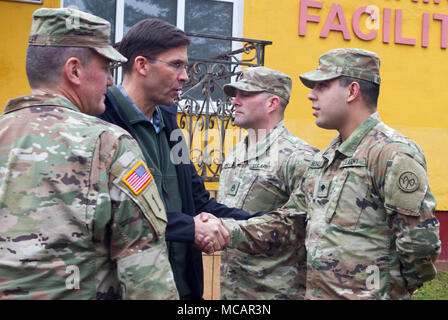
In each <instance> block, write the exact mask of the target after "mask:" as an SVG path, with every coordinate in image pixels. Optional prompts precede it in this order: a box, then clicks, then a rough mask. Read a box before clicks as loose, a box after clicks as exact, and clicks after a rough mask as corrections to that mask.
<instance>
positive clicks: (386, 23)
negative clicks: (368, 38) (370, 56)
mask: <svg viewBox="0 0 448 320" xmlns="http://www.w3.org/2000/svg"><path fill="white" fill-rule="evenodd" d="M391 12H392V9H389V8H384V10H383V42H384V43H389V42H390V23H391Z"/></svg>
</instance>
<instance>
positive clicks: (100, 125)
mask: <svg viewBox="0 0 448 320" xmlns="http://www.w3.org/2000/svg"><path fill="white" fill-rule="evenodd" d="M74 116H75V117H77V118H78V119H80V120H82V121H84V122H85V123H86V124H88V125H87V126H84V127H83V129H84V130H86V132H88V131H93V132H96V133H98V134H101V133H103V132H107V133H109V134H111V135H112V136H115V137H116V138H119V137H121V136H123V135H126V136H130V134H129V132H127V131H126V130H124V129H123V128H121V127H119V126H117V125H115V124H112V123H109V122H107V121H104V120H102V119H100V118H98V117H95V116H91V115H87V114H84V113H80V112H76V113H75V114H74ZM75 122H76V121H75ZM81 130H82V129H81Z"/></svg>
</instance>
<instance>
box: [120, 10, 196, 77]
mask: <svg viewBox="0 0 448 320" xmlns="http://www.w3.org/2000/svg"><path fill="white" fill-rule="evenodd" d="M189 45H190V39H188V37H187V35H186V34H185V32H183V31H182V30H181V29H179V28H177V27H176V26H174V25H172V24H170V23H168V22H166V21H163V20H160V19H144V20H142V21H140V22H138V23H137V24H135V25H134V26H133V27H132V28H131V29H130V30H129V31H128V32H127V33H126V35H125V36H124V37H123V39H122V40H121V42H120V44H119V45H118V51H119V52H120V53H121V54H122V55H124V56H125V57H126V58H128V61H127V62H125V63H123V72H124V73H129V72H130V71H131V70H132V66H133V65H134V60H135V58H136V57H137V56H146V57H150V58H153V59H157V58H158V56H159V54H161V53H162V52H164V51H166V50H168V49H172V48H178V47H182V46H189Z"/></svg>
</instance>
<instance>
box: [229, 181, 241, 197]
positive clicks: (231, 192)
mask: <svg viewBox="0 0 448 320" xmlns="http://www.w3.org/2000/svg"><path fill="white" fill-rule="evenodd" d="M239 186H240V183H239V182H234V183H232V185H231V186H230V189H229V192H228V194H229V195H231V196H234V195H236V193H237V191H238V188H239Z"/></svg>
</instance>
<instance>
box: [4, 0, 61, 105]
mask: <svg viewBox="0 0 448 320" xmlns="http://www.w3.org/2000/svg"><path fill="white" fill-rule="evenodd" d="M40 7H47V8H58V7H60V0H44V1H43V4H42V5H40V4H32V3H25V2H15V1H0V30H1V32H0V43H1V45H0V112H1V111H2V110H3V108H4V106H5V104H6V102H7V101H8V100H9V99H11V98H15V97H18V96H23V95H26V94H29V93H30V92H31V90H30V88H29V85H28V81H27V79H26V73H25V57H26V47H27V43H28V36H29V33H30V28H31V22H32V15H33V12H34V11H35V10H37V9H38V8H40Z"/></svg>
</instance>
